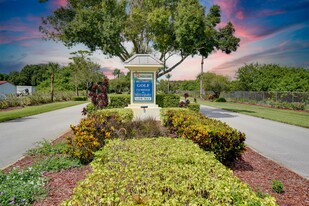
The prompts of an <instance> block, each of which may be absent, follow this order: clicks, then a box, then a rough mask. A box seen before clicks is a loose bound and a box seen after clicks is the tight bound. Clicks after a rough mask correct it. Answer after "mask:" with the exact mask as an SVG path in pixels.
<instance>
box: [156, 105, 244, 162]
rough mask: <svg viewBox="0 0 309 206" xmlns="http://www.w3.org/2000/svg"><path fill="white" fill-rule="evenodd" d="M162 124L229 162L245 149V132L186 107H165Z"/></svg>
mask: <svg viewBox="0 0 309 206" xmlns="http://www.w3.org/2000/svg"><path fill="white" fill-rule="evenodd" d="M161 115H162V122H163V125H164V126H166V127H167V128H168V130H169V131H170V132H173V133H176V134H177V135H178V137H182V138H186V139H191V140H192V141H193V142H195V143H197V144H198V145H199V146H200V147H201V148H203V149H204V150H207V151H212V152H214V154H215V156H216V158H217V159H218V160H219V161H220V162H222V163H224V164H230V163H232V162H233V161H235V160H236V159H238V158H240V157H241V154H242V153H243V152H244V150H245V143H244V141H245V139H246V138H245V134H244V133H242V132H240V131H237V130H236V129H233V128H231V127H229V126H228V125H227V124H225V123H222V122H220V121H219V120H215V119H209V118H207V117H205V116H204V115H203V114H201V113H197V112H193V111H190V110H187V109H177V110H175V109H167V110H163V112H162V113H161Z"/></svg>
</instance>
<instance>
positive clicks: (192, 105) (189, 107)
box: [187, 103, 200, 112]
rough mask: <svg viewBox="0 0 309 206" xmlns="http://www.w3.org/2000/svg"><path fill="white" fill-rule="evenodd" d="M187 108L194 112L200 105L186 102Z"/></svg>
mask: <svg viewBox="0 0 309 206" xmlns="http://www.w3.org/2000/svg"><path fill="white" fill-rule="evenodd" d="M187 108H188V109H189V110H192V111H194V112H200V105H199V104H195V103H191V104H188V106H187Z"/></svg>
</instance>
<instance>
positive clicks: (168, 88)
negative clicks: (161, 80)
mask: <svg viewBox="0 0 309 206" xmlns="http://www.w3.org/2000/svg"><path fill="white" fill-rule="evenodd" d="M165 77H166V79H167V93H170V78H171V77H172V75H171V74H167V75H165Z"/></svg>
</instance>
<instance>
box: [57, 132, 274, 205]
mask: <svg viewBox="0 0 309 206" xmlns="http://www.w3.org/2000/svg"><path fill="white" fill-rule="evenodd" d="M91 166H92V170H93V172H92V173H91V174H89V175H88V177H87V178H86V179H85V180H84V181H82V182H80V183H79V184H78V186H77V187H76V188H75V189H74V192H73V195H72V196H71V197H70V199H69V200H66V201H64V202H63V203H62V204H61V205H63V206H69V205H269V206H271V205H276V200H275V199H274V198H273V197H270V196H269V195H267V196H266V197H264V198H263V199H262V198H260V197H258V195H257V194H256V193H255V192H253V191H252V189H250V188H249V186H248V185H247V184H245V183H243V182H241V181H240V180H239V179H238V178H236V177H234V176H233V172H232V171H231V170H229V169H226V168H225V167H224V166H223V165H222V164H220V163H219V162H218V161H217V160H216V159H215V158H214V156H213V154H211V153H205V152H204V151H202V150H201V149H199V148H198V146H197V145H195V144H193V143H192V142H190V141H188V140H183V139H171V138H164V137H161V138H147V139H140V140H127V141H121V140H119V139H117V140H112V141H109V142H108V144H107V145H106V146H105V147H104V148H103V149H102V150H100V151H98V152H96V158H95V160H94V161H93V162H92V164H91Z"/></svg>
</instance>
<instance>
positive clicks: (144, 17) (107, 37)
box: [40, 0, 240, 77]
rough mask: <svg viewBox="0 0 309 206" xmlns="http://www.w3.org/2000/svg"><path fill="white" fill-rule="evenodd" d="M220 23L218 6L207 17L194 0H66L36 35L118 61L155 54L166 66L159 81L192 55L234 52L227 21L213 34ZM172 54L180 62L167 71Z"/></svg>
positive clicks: (45, 21) (234, 41) (230, 25)
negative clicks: (96, 52) (39, 34)
mask: <svg viewBox="0 0 309 206" xmlns="http://www.w3.org/2000/svg"><path fill="white" fill-rule="evenodd" d="M220 18H221V17H220V7H219V6H217V5H214V6H212V7H211V8H210V9H209V12H208V13H206V8H205V7H204V6H202V5H201V4H200V2H199V1H198V0H88V1H84V0H68V4H67V6H66V7H60V8H58V9H56V10H54V12H53V15H51V16H48V17H46V18H43V21H42V25H41V26H40V31H41V32H42V33H43V34H44V36H45V38H46V39H53V40H56V41H62V42H63V43H64V45H66V46H68V47H70V46H73V45H75V44H79V43H82V44H84V45H86V46H87V47H88V48H89V49H90V50H92V51H94V50H101V51H102V52H103V54H105V55H109V56H116V57H119V58H120V59H121V60H122V61H125V60H126V59H128V58H129V57H131V56H132V55H133V54H136V53H153V54H156V55H158V56H160V57H159V58H160V60H161V61H163V62H164V65H165V66H164V67H163V68H162V69H161V70H159V71H158V75H157V76H158V77H161V76H163V75H165V74H167V73H169V72H171V71H172V70H173V69H175V68H176V67H177V66H178V65H179V64H181V63H182V62H183V61H184V60H185V59H186V58H187V57H188V56H190V55H196V54H200V55H202V56H204V57H207V56H208V55H209V54H210V53H211V52H213V51H214V50H221V51H223V52H225V53H231V52H232V51H236V49H237V47H238V46H239V41H240V40H239V38H236V37H235V36H233V33H234V32H235V30H234V27H233V25H232V23H230V22H229V23H227V25H226V26H225V27H223V28H219V29H217V25H218V24H219V23H220ZM128 45H129V46H128ZM173 55H177V56H179V57H180V58H179V59H178V62H176V63H174V65H172V66H170V67H168V66H167V64H168V60H169V59H170V57H172V56H173Z"/></svg>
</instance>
